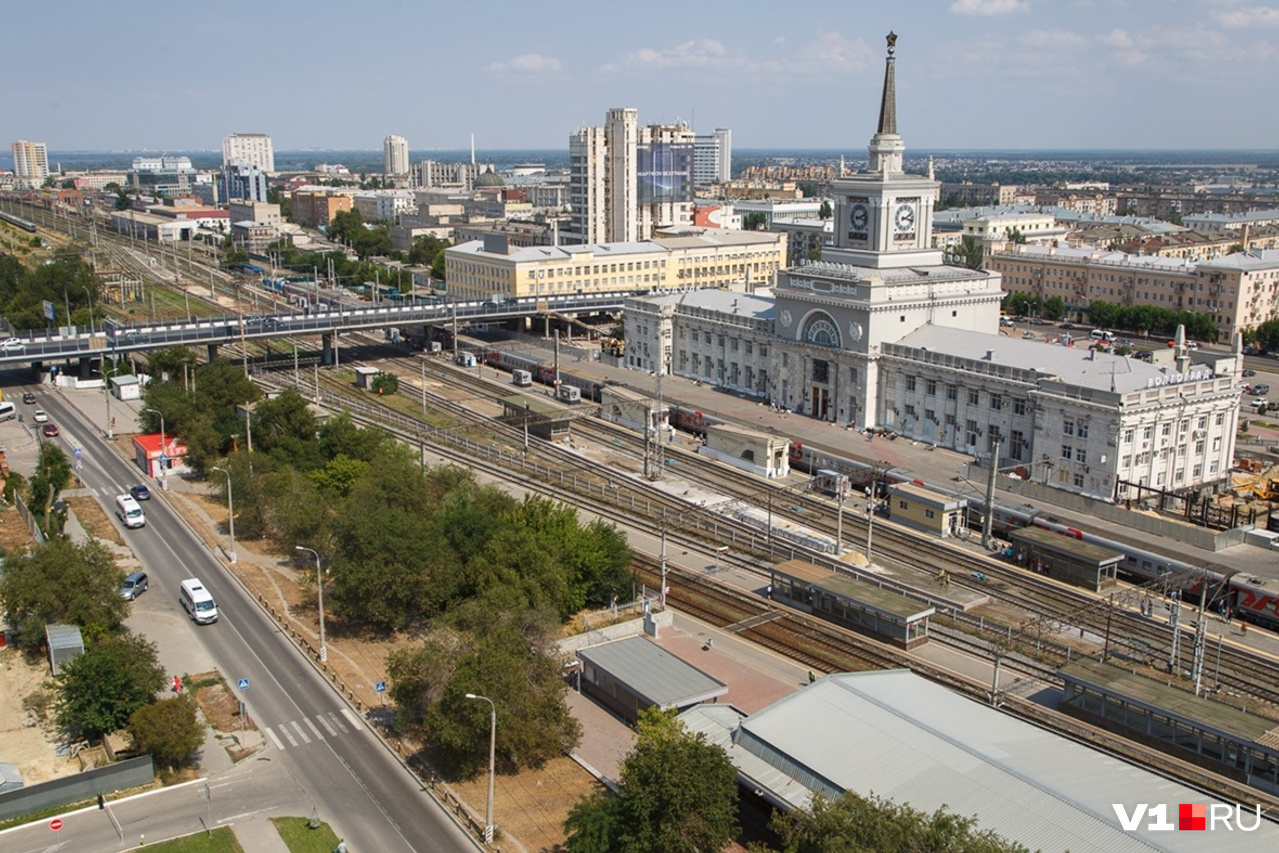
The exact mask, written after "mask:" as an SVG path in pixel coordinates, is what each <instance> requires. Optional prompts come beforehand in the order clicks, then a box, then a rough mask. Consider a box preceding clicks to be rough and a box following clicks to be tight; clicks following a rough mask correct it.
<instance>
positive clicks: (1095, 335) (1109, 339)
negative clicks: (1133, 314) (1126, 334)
mask: <svg viewBox="0 0 1279 853" xmlns="http://www.w3.org/2000/svg"><path fill="white" fill-rule="evenodd" d="M1088 337H1090V338H1092V339H1093V340H1094V341H1105V342H1106V343H1108V344H1113V343H1114V342H1115V333H1114V332H1105V331H1102V330H1101V329H1093V330H1092V331H1091V332H1089V333H1088Z"/></svg>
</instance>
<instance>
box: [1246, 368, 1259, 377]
mask: <svg viewBox="0 0 1279 853" xmlns="http://www.w3.org/2000/svg"><path fill="white" fill-rule="evenodd" d="M1243 375H1244V376H1256V375H1257V371H1255V370H1253V369H1251V368H1249V369H1248V370H1245V371H1244V372H1243Z"/></svg>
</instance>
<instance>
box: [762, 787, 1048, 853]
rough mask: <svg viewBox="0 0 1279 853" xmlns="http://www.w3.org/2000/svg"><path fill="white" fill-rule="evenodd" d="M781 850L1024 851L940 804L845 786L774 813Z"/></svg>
mask: <svg viewBox="0 0 1279 853" xmlns="http://www.w3.org/2000/svg"><path fill="white" fill-rule="evenodd" d="M772 829H773V831H774V832H776V833H777V835H778V836H779V837H780V838H781V839H782V851H783V853H881V852H882V853H890V852H891V853H897V851H901V853H911V852H912V851H924V850H926V851H935V853H1029V851H1028V850H1027V848H1026V847H1024V846H1022V845H1021V844H1018V843H1016V842H1012V841H1008V840H1006V839H1004V838H1002V837H1000V836H999V835H996V834H995V833H993V832H990V831H983V830H978V829H977V826H976V820H975V819H973V818H968V817H960V816H959V815H956V814H953V813H951V812H948V811H946V810H945V808H944V807H943V808H940V809H938V810H937V811H935V812H933V813H931V814H929V813H927V812H923V811H920V810H918V809H915V808H912V807H911V806H910V805H908V804H900V805H899V804H897V803H894V802H892V801H890V800H885V799H881V798H879V797H875V796H871V797H861V796H858V795H857V794H855V793H853V792H851V791H847V792H845V793H844V794H843V795H842V796H840V797H839V798H838V799H835V800H829V801H828V800H825V799H822V798H821V797H818V798H817V799H815V800H814V801H813V803H812V805H810V806H809V807H807V808H801V809H796V810H795V811H792V812H789V813H787V814H780V813H777V814H775V815H774V817H773V822H772Z"/></svg>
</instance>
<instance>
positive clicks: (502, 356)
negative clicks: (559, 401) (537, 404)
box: [481, 348, 605, 403]
mask: <svg viewBox="0 0 1279 853" xmlns="http://www.w3.org/2000/svg"><path fill="white" fill-rule="evenodd" d="M481 358H482V359H483V361H484V363H485V364H487V365H488V366H489V367H495V368H500V369H502V370H507V371H510V372H511V373H512V375H514V374H515V371H517V370H522V371H525V372H526V373H528V374H529V376H530V377H531V378H532V380H533V381H534V382H540V383H542V384H543V385H550V386H552V387H554V386H555V363H554V362H550V361H544V360H543V359H540V358H537V357H535V356H530V355H524V354H523V353H518V352H508V351H506V350H501V349H493V348H490V349H486V350H484V351H483V352H482V353H481ZM604 384H605V383H604V382H601V381H599V380H598V379H590V378H588V377H586V376H580V375H578V374H576V373H573V372H572V371H570V370H564V369H563V368H560V385H561V387H562V386H568V387H570V388H576V389H578V391H579V392H580V393H581V399H583V400H589V401H591V402H593V403H598V402H600V397H601V395H602V393H603V392H602V389H603V387H604Z"/></svg>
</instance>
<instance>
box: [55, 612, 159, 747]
mask: <svg viewBox="0 0 1279 853" xmlns="http://www.w3.org/2000/svg"><path fill="white" fill-rule="evenodd" d="M54 683H55V684H56V686H57V692H58V697H57V700H56V706H55V713H56V717H57V721H58V727H59V728H61V729H62V731H63V732H65V733H66V734H67V735H68V736H69V737H70V738H71V739H72V740H90V741H96V740H98V739H99V738H101V737H102V736H103V735H105V734H110V733H111V732H114V731H116V730H118V729H120V728H123V727H124V725H125V723H127V722H128V721H129V717H130V716H131V715H132V714H133V712H134V711H136V710H138V709H139V708H141V707H142V706H143V705H147V704H149V703H150V702H151V701H153V699H154V698H155V694H156V692H158V691H159V690H161V689H162V688H163V687H164V684H165V677H164V670H163V669H162V668H161V667H160V663H159V660H158V658H157V656H156V650H155V645H154V644H152V643H150V642H148V641H147V640H146V639H144V638H142V637H140V636H138V635H137V634H133V633H129V632H127V631H126V632H124V633H122V634H114V635H110V636H107V637H103V638H102V639H100V640H98V641H97V642H94V643H90V644H89V645H88V646H87V647H86V648H85V650H84V653H83V654H81V655H79V656H77V657H76V658H74V659H72V660H71V661H69V662H68V663H67V664H66V665H65V666H64V667H63V669H62V672H60V673H59V674H58V676H57V677H56V678H55V679H54Z"/></svg>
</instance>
